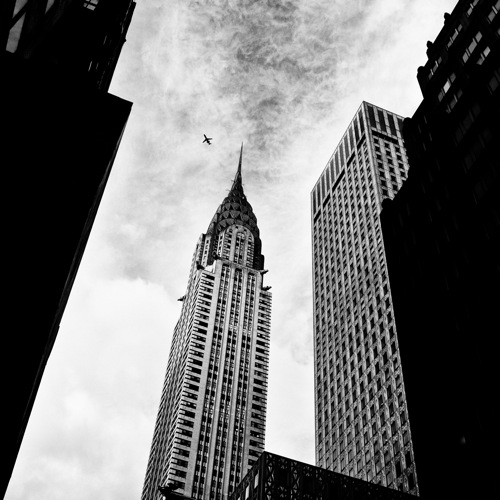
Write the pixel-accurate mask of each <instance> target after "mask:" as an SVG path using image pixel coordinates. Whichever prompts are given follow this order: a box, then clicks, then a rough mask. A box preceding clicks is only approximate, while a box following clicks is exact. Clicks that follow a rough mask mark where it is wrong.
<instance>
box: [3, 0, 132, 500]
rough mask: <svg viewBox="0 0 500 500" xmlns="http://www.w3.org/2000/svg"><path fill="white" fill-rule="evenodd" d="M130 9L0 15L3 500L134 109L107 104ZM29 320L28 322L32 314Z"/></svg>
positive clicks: (61, 6) (81, 0)
mask: <svg viewBox="0 0 500 500" xmlns="http://www.w3.org/2000/svg"><path fill="white" fill-rule="evenodd" d="M134 7H135V3H134V2H133V1H132V0H100V1H98V0H67V1H66V0H65V1H54V0H24V1H15V0H7V1H5V2H2V3H1V5H0V39H1V43H2V49H3V54H2V58H1V60H0V73H1V74H2V78H1V83H0V87H1V92H0V101H1V106H0V107H1V109H2V112H1V114H0V122H1V124H2V147H1V148H0V161H1V163H2V165H5V166H6V168H5V169H4V172H3V174H4V177H3V182H4V185H5V186H9V189H6V190H5V191H4V194H3V201H4V203H5V210H6V212H7V211H8V213H9V217H7V219H6V224H4V226H3V232H4V239H5V241H8V244H7V245H5V247H4V248H5V250H6V253H7V255H6V257H5V262H8V263H9V265H8V266H6V269H5V272H4V275H3V276H4V280H3V281H4V286H5V288H6V289H8V290H9V293H8V296H7V298H6V299H4V301H3V302H4V311H5V315H4V322H6V323H7V324H11V325H12V327H11V328H10V329H9V331H10V334H9V335H6V336H5V338H4V339H3V344H2V349H3V352H4V353H5V357H6V358H8V359H9V363H3V364H2V370H3V371H2V373H1V375H0V380H1V381H2V382H1V384H2V385H1V393H2V401H3V403H4V405H5V407H6V408H8V409H9V410H8V411H6V412H5V413H4V415H3V426H2V431H3V433H2V439H1V442H2V456H3V459H4V463H3V466H2V468H1V471H0V498H1V497H3V495H4V492H5V490H6V488H7V484H8V482H9V480H10V476H11V473H12V469H13V467H14V463H15V461H16V458H17V454H18V451H19V447H20V445H21V442H22V439H23V436H24V432H25V429H26V425H27V423H28V419H29V417H30V414H31V409H32V407H33V403H34V401H35V397H36V394H37V391H38V387H39V385H40V382H41V379H42V376H43V372H44V369H45V365H46V363H47V360H48V359H49V356H50V353H51V350H52V347H53V345H54V342H55V340H56V337H57V335H58V331H59V324H60V322H61V318H62V316H63V313H64V309H65V307H66V303H67V301H68V297H69V294H70V291H71V288H72V286H73V282H74V280H75V277H76V274H77V271H78V267H79V265H80V261H81V259H82V255H83V252H84V249H85V246H86V243H87V240H88V238H89V235H90V231H91V228H92V225H93V222H94V219H95V217H96V213H97V210H98V207H99V204H100V201H101V198H102V196H103V193H104V189H105V187H106V183H107V180H108V177H109V175H110V172H111V168H112V165H113V162H114V158H115V155H116V152H117V150H118V146H119V144H120V141H121V138H122V134H123V132H124V129H125V125H126V123H127V120H128V117H129V114H130V111H131V108H132V103H131V102H128V101H125V100H124V99H120V98H119V97H116V96H114V95H111V94H110V93H108V89H109V85H110V83H111V79H112V76H113V72H114V69H115V67H116V64H117V61H118V57H119V55H120V51H121V48H122V46H123V44H124V43H125V37H126V34H127V29H128V27H129V24H130V22H131V18H132V13H133V11H134ZM26 311H29V314H27V313H26Z"/></svg>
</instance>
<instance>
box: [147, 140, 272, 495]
mask: <svg viewBox="0 0 500 500" xmlns="http://www.w3.org/2000/svg"><path fill="white" fill-rule="evenodd" d="M242 151H243V148H242ZM241 161H242V152H241V153H240V161H239V165H238V170H237V173H236V177H235V179H234V182H233V184H232V187H231V190H230V192H229V194H228V195H227V197H226V198H225V199H224V201H223V202H222V204H221V205H220V206H219V208H218V209H217V211H216V213H215V215H214V217H213V219H212V221H211V222H210V225H209V227H208V230H207V232H206V234H202V235H201V237H200V239H199V240H198V243H197V244H196V249H195V252H194V254H193V259H192V264H191V271H190V274H189V280H188V286H187V291H186V294H185V296H184V297H182V311H181V315H180V318H179V321H178V323H177V325H176V327H175V330H174V334H173V338H172V347H171V351H170V355H169V361H168V366H167V372H166V376H165V383H164V387H163V393H162V397H161V402H160V409H159V412H158V418H157V422H156V427H155V431H154V436H153V443H152V447H151V453H150V458H149V463H148V468H147V472H146V479H145V484H144V490H143V495H142V498H143V500H153V499H160V498H161V495H160V494H159V492H158V486H160V485H161V486H163V485H168V484H172V485H174V486H176V487H177V490H176V491H177V492H178V493H181V494H183V495H185V496H187V497H191V498H197V499H207V500H208V499H210V500H214V499H225V498H227V494H228V492H230V491H231V490H232V489H233V488H234V487H235V486H236V485H237V484H238V483H239V482H240V480H241V478H242V477H243V476H244V475H245V474H246V472H247V470H248V468H249V467H251V465H252V464H253V463H254V462H255V460H256V459H257V457H258V456H259V455H260V453H261V452H262V451H263V449H264V438H265V422H266V401H267V373H268V359H269V335H270V320H271V317H270V314H271V294H270V292H269V291H268V290H269V288H270V287H264V286H263V275H264V274H265V273H266V271H265V270H264V256H263V255H262V253H261V240H260V237H259V229H258V226H257V219H256V217H255V215H254V213H253V210H252V207H251V205H250V203H249V202H248V201H247V199H246V196H245V194H244V192H243V186H242V179H241Z"/></svg>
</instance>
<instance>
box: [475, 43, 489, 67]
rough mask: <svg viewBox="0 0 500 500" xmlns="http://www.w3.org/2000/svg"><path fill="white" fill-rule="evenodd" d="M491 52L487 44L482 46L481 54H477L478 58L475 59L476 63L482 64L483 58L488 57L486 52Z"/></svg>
mask: <svg viewBox="0 0 500 500" xmlns="http://www.w3.org/2000/svg"><path fill="white" fill-rule="evenodd" d="M490 52H491V50H490V48H489V47H488V46H486V47H485V48H484V50H483V51H482V52H481V54H480V55H479V59H478V60H477V64H479V65H481V64H483V62H484V60H485V59H486V57H488V54H489V53H490Z"/></svg>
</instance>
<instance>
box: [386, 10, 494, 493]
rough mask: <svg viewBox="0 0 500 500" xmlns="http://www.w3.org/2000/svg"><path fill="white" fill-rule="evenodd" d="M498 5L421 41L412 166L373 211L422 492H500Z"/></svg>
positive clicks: (410, 128) (409, 134)
mask: <svg viewBox="0 0 500 500" xmlns="http://www.w3.org/2000/svg"><path fill="white" fill-rule="evenodd" d="M499 11H500V1H491V0H490V1H481V0H474V1H471V0H468V1H459V2H458V4H457V5H456V7H455V8H454V10H453V12H452V13H451V14H445V21H444V26H443V28H442V30H441V32H440V33H439V34H438V36H437V38H436V40H435V41H434V42H433V43H431V42H428V50H427V56H428V61H427V62H426V64H425V66H423V67H421V68H419V69H418V81H419V84H420V87H421V90H422V94H423V101H422V103H421V105H420V106H419V108H418V109H417V111H416V112H415V114H414V116H413V117H412V118H411V119H408V120H405V123H404V127H403V135H404V139H405V144H406V145H407V149H408V155H409V160H410V171H409V177H408V180H407V181H406V182H405V184H404V186H403V187H402V189H401V190H400V192H399V193H398V194H397V196H396V197H395V198H394V200H392V201H386V202H384V205H383V210H382V214H381V219H382V228H383V236H384V241H385V246H386V249H387V258H388V268H389V274H390V280H391V288H392V290H393V292H394V294H393V297H394V308H395V315H396V321H397V326H398V336H399V345H400V350H401V359H402V366H403V372H404V375H405V383H406V389H407V397H408V404H409V405H410V408H411V423H412V431H413V442H414V448H415V459H416V463H417V465H418V471H419V486H420V491H421V495H422V498H424V499H428V498H429V499H431V498H436V499H440V498H457V499H462V498H464V499H465V498H467V499H469V498H495V497H498V496H499V494H500V490H499V488H498V479H497V478H498V469H499V465H500V463H499V462H500V461H499V459H498V449H499V447H500V446H499V445H500V442H499V438H498V431H497V427H498V415H497V411H496V410H495V405H494V403H493V400H494V399H495V397H494V394H496V393H498V387H497V385H498V384H497V380H498V373H497V370H496V366H498V360H497V349H496V348H495V346H496V344H497V343H498V341H497V337H498V333H499V332H500V326H499V320H498V307H499V305H500V210H499V206H500V205H499V200H500V120H499V118H500V90H499V87H500V66H499V61H500V15H499ZM492 398H493V400H492Z"/></svg>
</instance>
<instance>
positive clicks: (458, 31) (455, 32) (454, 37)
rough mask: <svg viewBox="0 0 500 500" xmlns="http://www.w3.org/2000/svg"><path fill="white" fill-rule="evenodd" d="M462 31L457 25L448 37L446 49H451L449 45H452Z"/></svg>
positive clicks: (460, 26)
mask: <svg viewBox="0 0 500 500" xmlns="http://www.w3.org/2000/svg"><path fill="white" fill-rule="evenodd" d="M461 31H462V25H461V24H459V25H458V26H457V27H456V28H455V31H454V32H453V34H452V35H451V36H450V39H449V40H448V43H447V45H446V47H447V48H448V49H449V48H450V47H451V45H452V44H453V42H454V41H455V39H456V38H457V36H458V34H459V33H460V32H461Z"/></svg>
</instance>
